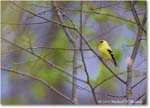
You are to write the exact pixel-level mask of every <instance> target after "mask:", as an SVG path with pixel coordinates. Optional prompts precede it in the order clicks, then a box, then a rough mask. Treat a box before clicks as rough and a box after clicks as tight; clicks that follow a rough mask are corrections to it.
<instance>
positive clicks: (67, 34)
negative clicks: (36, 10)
mask: <svg viewBox="0 0 150 108" xmlns="http://www.w3.org/2000/svg"><path fill="white" fill-rule="evenodd" d="M53 5H54V8H55V9H56V12H57V15H58V18H59V21H60V23H61V24H62V25H65V23H64V20H63V17H62V13H61V12H62V11H61V10H60V9H59V8H57V4H56V2H53ZM63 29H64V31H65V33H66V36H67V37H68V39H69V41H70V42H71V44H72V46H73V48H74V49H76V48H77V41H76V39H75V38H74V36H73V35H72V34H71V33H70V31H69V29H68V28H66V27H63ZM77 69H78V68H77V50H74V53H73V76H75V77H77ZM76 84H77V80H76V79H75V78H73V83H72V101H73V102H74V104H77V103H78V100H77V86H76Z"/></svg>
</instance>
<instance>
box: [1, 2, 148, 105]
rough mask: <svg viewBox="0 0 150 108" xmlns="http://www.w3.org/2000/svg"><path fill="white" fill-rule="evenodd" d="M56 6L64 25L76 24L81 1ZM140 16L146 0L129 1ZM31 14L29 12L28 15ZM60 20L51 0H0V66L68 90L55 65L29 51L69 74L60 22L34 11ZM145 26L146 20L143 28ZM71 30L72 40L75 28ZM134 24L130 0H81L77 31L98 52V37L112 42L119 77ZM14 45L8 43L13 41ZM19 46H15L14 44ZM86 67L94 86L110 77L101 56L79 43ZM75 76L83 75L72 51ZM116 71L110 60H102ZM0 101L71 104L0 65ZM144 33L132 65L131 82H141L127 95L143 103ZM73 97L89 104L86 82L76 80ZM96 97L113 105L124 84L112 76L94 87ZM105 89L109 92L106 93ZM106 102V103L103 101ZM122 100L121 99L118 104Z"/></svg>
mask: <svg viewBox="0 0 150 108" xmlns="http://www.w3.org/2000/svg"><path fill="white" fill-rule="evenodd" d="M56 4H57V7H58V8H59V9H60V10H61V12H62V13H61V14H62V16H63V18H64V22H65V24H66V25H68V26H71V27H73V26H74V25H75V26H76V27H77V29H79V27H80V13H81V12H80V10H81V2H80V1H76V2H73V1H68V2H64V1H62V2H56ZM134 6H135V9H136V11H137V15H138V17H139V20H140V21H141V22H142V20H143V16H144V13H145V11H146V10H147V8H146V2H145V1H136V2H134ZM32 13H34V14H35V15H34V14H32ZM36 15H38V16H41V17H44V18H46V19H49V20H52V21H56V22H59V19H58V15H57V12H56V10H55V8H54V6H53V3H52V2H51V1H43V2H41V1H20V2H19V1H18V2H14V1H13V2H8V1H2V2H1V37H2V39H1V68H5V69H6V68H7V69H10V70H14V71H17V72H22V73H25V74H29V75H32V76H35V77H37V78H40V79H41V80H43V81H46V82H47V83H48V84H49V85H52V86H53V87H55V88H56V89H57V90H59V91H60V92H61V93H63V94H64V95H66V96H68V97H71V95H72V78H71V77H69V76H67V75H65V74H64V73H62V72H61V71H59V70H57V69H56V68H54V67H51V66H49V65H48V64H46V63H44V62H43V61H42V60H41V59H40V58H37V57H36V56H35V55H33V54H31V53H28V52H27V51H25V50H24V49H26V50H29V51H30V52H34V53H36V54H37V55H39V56H40V57H42V58H44V59H45V60H47V61H51V62H52V63H54V64H56V65H57V66H59V67H61V68H62V69H63V70H64V71H66V72H68V73H70V74H72V70H73V69H72V65H73V50H71V49H72V48H73V47H72V44H71V43H70V41H69V40H68V38H67V36H66V34H65V32H64V29H63V28H62V26H60V25H57V24H54V23H50V22H49V21H47V20H45V19H42V18H40V17H38V16H36ZM146 28H147V24H146V25H145V26H144V29H146ZM70 33H71V34H72V35H73V37H75V38H76V39H78V38H79V35H78V34H77V33H75V31H73V30H70ZM137 33H138V27H137V25H136V23H135V19H134V17H133V14H132V12H131V7H130V5H129V2H123V1H122V2H120V1H95V2H94V1H89V2H82V34H83V36H84V37H85V39H86V40H87V41H88V43H89V45H90V46H91V47H92V48H93V49H94V50H95V51H96V52H97V53H98V44H99V40H102V39H104V40H107V41H108V42H109V44H110V45H111V47H112V49H113V52H114V54H115V58H116V59H117V63H118V64H119V69H120V72H121V73H123V74H119V75H118V76H119V77H120V78H122V79H123V80H125V81H126V79H127V75H126V73H127V65H128V58H129V57H130V56H131V53H132V50H133V47H134V43H135V40H136V36H137ZM10 42H12V43H14V44H15V45H14V44H12V43H10ZM18 46H19V47H18ZM83 48H84V49H87V50H83V53H84V58H85V63H86V67H87V70H88V73H89V76H90V82H91V84H92V85H93V86H96V85H97V84H99V83H100V82H102V81H104V80H105V79H106V78H108V77H110V76H112V74H111V73H110V72H109V70H107V68H106V67H105V66H104V65H103V64H102V63H101V62H100V60H99V59H98V58H97V57H96V56H95V54H93V52H92V51H91V50H88V47H87V45H86V43H84V42H83ZM77 55H78V56H77V58H76V59H77V65H78V68H77V71H78V75H77V77H78V78H80V79H83V80H86V74H85V71H84V67H83V64H82V59H81V54H80V51H77ZM107 64H108V65H109V67H111V69H112V70H114V71H115V68H114V66H113V64H112V63H110V62H107ZM1 71H2V72H1V103H2V104H3V105H30V104H33V105H38V104H41V105H45V104H70V103H69V102H67V101H66V100H65V99H64V98H63V97H61V96H60V95H58V94H56V93H55V92H54V91H52V90H51V89H48V88H47V87H46V86H45V85H44V84H42V83H41V82H39V81H37V80H33V79H31V78H29V77H26V76H22V75H19V74H15V73H13V72H8V71H6V70H3V69H2V70H1ZM146 76H147V36H146V33H143V34H142V39H141V44H140V47H139V50H138V53H137V56H136V59H135V62H134V65H133V75H132V79H133V81H132V85H134V84H136V83H137V82H139V81H141V79H143V80H142V81H141V82H140V83H139V84H138V85H137V86H135V87H134V88H133V90H132V97H131V98H132V99H133V100H134V101H136V100H137V99H138V97H140V96H141V98H140V99H139V103H137V104H144V103H145V102H146V97H147V95H146V91H147V79H146ZM77 84H78V85H79V86H78V87H77V99H78V103H79V104H94V99H93V96H92V93H91V91H90V88H89V86H88V85H86V84H84V83H82V82H81V81H77ZM95 91H96V97H97V99H98V100H99V101H102V102H101V103H103V102H104V101H105V100H107V103H108V104H114V103H113V102H112V101H110V100H114V101H120V100H124V99H125V97H124V96H125V95H126V86H125V85H124V84H123V83H122V82H120V81H119V80H117V79H116V78H114V77H112V78H109V80H107V81H105V82H104V83H103V84H101V85H99V86H97V88H96V90H95ZM106 94H110V96H109V95H106ZM104 103H105V102H104ZM121 104H124V103H121Z"/></svg>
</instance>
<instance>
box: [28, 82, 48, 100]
mask: <svg viewBox="0 0 150 108" xmlns="http://www.w3.org/2000/svg"><path fill="white" fill-rule="evenodd" d="M31 92H32V95H33V97H34V98H35V99H36V100H37V99H40V100H43V99H44V98H45V97H46V95H47V92H48V89H47V88H46V87H45V86H43V85H42V84H41V83H38V82H36V83H33V84H32V87H31Z"/></svg>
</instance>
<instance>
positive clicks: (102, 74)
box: [92, 65, 117, 91]
mask: <svg viewBox="0 0 150 108" xmlns="http://www.w3.org/2000/svg"><path fill="white" fill-rule="evenodd" d="M110 76H112V74H111V73H110V72H109V71H108V69H106V67H105V66H104V65H101V66H100V70H99V75H98V77H97V78H96V80H94V81H92V82H93V84H94V85H97V84H99V83H101V82H103V81H104V80H105V82H104V83H103V84H101V85H99V86H98V87H99V89H100V90H111V91H116V90H117V84H116V81H115V78H111V79H108V77H110ZM106 79H107V80H106Z"/></svg>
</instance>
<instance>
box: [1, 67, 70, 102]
mask: <svg viewBox="0 0 150 108" xmlns="http://www.w3.org/2000/svg"><path fill="white" fill-rule="evenodd" d="M1 69H2V70H3V71H2V72H4V71H7V72H13V73H16V74H19V75H22V76H25V77H28V78H31V79H33V80H37V81H39V82H41V83H42V84H44V85H45V86H46V87H48V88H49V89H51V90H53V91H54V92H55V93H56V94H58V95H59V96H61V97H63V98H64V99H65V100H67V101H68V102H70V103H72V104H73V101H72V100H71V99H70V98H69V97H67V96H65V95H64V94H63V93H61V92H60V91H58V90H57V89H55V88H54V87H53V86H52V85H49V84H48V83H47V82H46V81H44V80H42V79H40V78H38V77H35V76H32V75H29V74H26V73H23V72H18V71H15V70H11V69H7V68H3V67H2V68H1Z"/></svg>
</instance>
